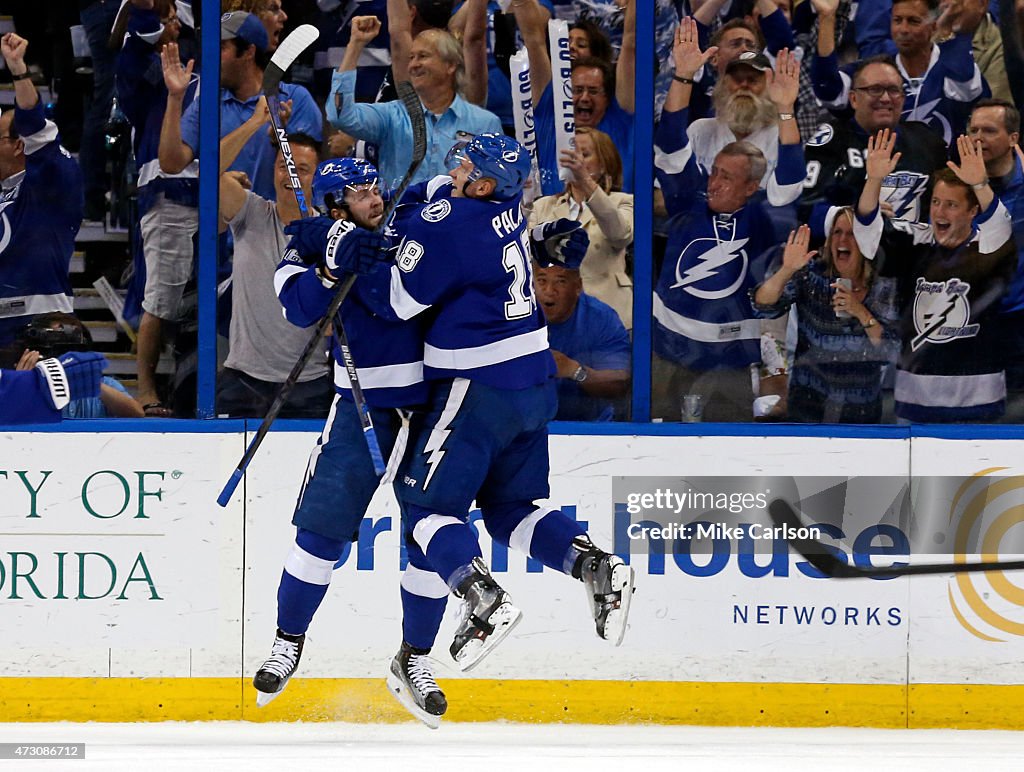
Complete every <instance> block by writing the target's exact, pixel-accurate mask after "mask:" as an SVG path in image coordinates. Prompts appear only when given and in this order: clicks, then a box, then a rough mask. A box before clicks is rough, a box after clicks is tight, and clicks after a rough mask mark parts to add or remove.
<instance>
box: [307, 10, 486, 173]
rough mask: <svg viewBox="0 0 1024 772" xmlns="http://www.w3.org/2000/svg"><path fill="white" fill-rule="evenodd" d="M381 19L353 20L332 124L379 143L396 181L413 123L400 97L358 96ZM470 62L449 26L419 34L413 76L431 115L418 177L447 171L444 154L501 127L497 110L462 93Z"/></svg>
mask: <svg viewBox="0 0 1024 772" xmlns="http://www.w3.org/2000/svg"><path fill="white" fill-rule="evenodd" d="M379 30H380V21H379V20H378V19H377V18H376V17H373V16H357V17H356V18H355V19H353V20H352V37H351V39H350V40H349V44H348V47H347V48H346V50H345V58H344V59H343V60H342V63H341V66H340V67H339V68H338V71H337V72H335V73H334V75H333V78H332V82H331V95H330V96H329V97H328V99H327V119H328V121H330V123H331V125H332V126H334V127H336V128H338V129H341V130H342V131H344V132H345V133H346V134H350V135H351V136H353V137H355V138H356V139H363V140H366V141H367V142H372V143H374V144H376V145H377V147H378V148H379V162H378V164H377V167H378V169H379V171H380V175H381V179H382V180H384V181H385V182H386V183H387V185H388V186H389V187H392V188H393V187H395V186H396V185H397V184H398V182H399V181H400V180H401V179H402V177H403V176H404V175H405V172H406V170H407V169H408V167H409V159H410V158H411V157H412V124H411V123H410V121H409V116H408V115H407V114H406V112H405V109H404V108H403V107H402V103H401V102H400V101H394V102H384V103H376V104H367V103H360V102H356V101H355V82H356V72H355V69H356V63H357V62H358V60H359V54H360V53H361V51H362V49H363V48H364V47H365V46H366V44H367V43H368V42H369V41H370V40H373V38H374V37H376V35H377V33H378V32H379ZM464 70H465V67H464V63H463V58H462V47H461V46H460V45H459V43H458V41H456V40H455V38H454V37H452V35H451V34H450V33H448V32H446V31H444V30H438V29H429V30H425V31H423V32H421V33H420V34H419V35H417V36H416V38H415V40H413V43H412V51H411V55H410V60H409V81H410V82H411V83H412V86H413V88H414V89H416V94H417V95H418V96H419V98H420V100H421V101H422V102H423V110H424V113H425V114H426V120H427V155H426V157H425V158H424V159H423V163H422V164H420V168H419V169H418V171H417V172H416V174H415V176H413V178H412V182H413V183H416V182H422V181H424V180H429V179H431V178H432V177H436V176H437V175H439V174H447V173H448V171H449V170H448V169H446V168H445V163H444V159H445V156H446V155H447V154H448V151H449V150H450V149H451V147H452V145H454V144H455V143H456V142H458V141H459V140H462V139H469V138H470V137H473V136H475V135H477V134H483V133H487V132H501V122H500V121H499V120H498V117H497V116H496V115H494V113H491V112H488V111H487V110H484V109H483V108H481V107H477V106H476V105H471V104H469V103H468V102H467V101H466V100H465V99H463V98H462V97H461V96H460V95H459V92H460V90H461V89H460V85H461V80H462V77H463V73H464Z"/></svg>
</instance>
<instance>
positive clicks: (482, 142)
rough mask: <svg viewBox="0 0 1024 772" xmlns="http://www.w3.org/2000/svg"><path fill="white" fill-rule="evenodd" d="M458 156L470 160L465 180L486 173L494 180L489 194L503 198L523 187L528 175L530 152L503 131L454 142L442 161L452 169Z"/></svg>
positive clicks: (479, 177)
mask: <svg viewBox="0 0 1024 772" xmlns="http://www.w3.org/2000/svg"><path fill="white" fill-rule="evenodd" d="M462 159H466V160H468V161H469V162H470V163H472V164H473V167H474V168H473V171H472V172H470V175H469V181H470V182H473V181H474V180H479V179H481V178H482V177H490V178H491V179H493V180H494V183H495V185H494V193H493V194H492V197H493V198H496V199H499V200H506V199H510V198H512V197H514V196H515V195H516V194H517V193H519V191H521V190H522V189H523V185H525V184H526V180H527V179H529V177H530V169H531V160H530V154H529V153H528V152H527V151H526V148H524V147H523V146H522V145H520V144H519V143H518V142H517V141H516V140H515V139H513V138H512V137H510V136H508V135H506V134H477V135H476V136H475V137H473V139H471V140H469V141H468V142H466V141H463V142H458V143H456V144H455V146H454V147H452V149H451V150H450V151H449V152H448V156H447V158H446V159H445V165H446V166H447V168H449V169H453V168H455V166H456V163H457V162H461V161H462Z"/></svg>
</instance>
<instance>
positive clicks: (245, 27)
mask: <svg viewBox="0 0 1024 772" xmlns="http://www.w3.org/2000/svg"><path fill="white" fill-rule="evenodd" d="M232 38H238V39H239V40H244V41H245V42H246V43H248V44H249V45H253V46H256V48H257V50H259V51H266V50H267V45H268V44H269V41H268V40H267V30H266V29H265V28H264V27H263V22H261V21H260V20H259V19H258V18H257V17H256V16H254V15H253V14H251V13H247V12H246V11H231V12H229V13H226V14H224V15H223V16H221V17H220V39H221V40H231V39H232Z"/></svg>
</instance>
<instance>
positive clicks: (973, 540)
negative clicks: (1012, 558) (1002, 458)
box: [948, 467, 1024, 642]
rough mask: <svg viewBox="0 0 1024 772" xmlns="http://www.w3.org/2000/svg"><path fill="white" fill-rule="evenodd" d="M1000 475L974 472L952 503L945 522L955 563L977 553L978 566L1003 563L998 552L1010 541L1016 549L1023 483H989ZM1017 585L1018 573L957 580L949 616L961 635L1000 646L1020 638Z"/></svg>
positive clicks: (1021, 605)
mask: <svg viewBox="0 0 1024 772" xmlns="http://www.w3.org/2000/svg"><path fill="white" fill-rule="evenodd" d="M1004 470H1005V467H993V468H991V469H984V470H982V471H980V472H978V473H977V474H976V475H975V476H974V477H973V478H970V479H968V480H967V481H965V482H964V483H963V485H962V486H961V487H960V490H958V491H957V493H956V496H955V497H954V498H953V501H952V503H951V505H950V511H949V521H950V529H951V531H952V533H953V539H954V543H953V550H954V560H955V561H956V562H958V563H966V562H968V556H969V555H970V556H972V557H971V558H970V559H972V560H973V559H975V558H974V557H973V555H974V553H976V552H977V551H978V549H979V548H980V551H981V559H982V560H985V561H989V560H1006V559H1007V556H1006V555H1002V556H1001V555H1000V552H1001V548H1005V547H1006V545H1007V543H1008V542H1010V541H1011V539H1012V540H1013V541H1015V542H1017V543H1019V539H1020V535H1021V532H1022V531H1024V478H1022V477H994V475H995V474H997V473H999V472H1002V471H1004ZM954 529H955V530H954ZM971 545H977V547H972V546H971ZM1015 551H1016V550H1015ZM1014 579H1015V580H1016V582H1015V581H1014ZM1022 581H1024V575H1022V574H1021V573H1020V572H1016V573H1008V572H1005V571H986V572H984V573H971V574H957V575H956V576H955V577H954V578H952V579H950V580H949V588H948V592H949V606H950V609H951V610H952V612H953V616H954V617H955V618H956V621H957V622H959V623H960V626H961V627H963V628H964V630H966V631H967V632H969V633H970V634H971V635H973V636H975V637H976V638H980V639H981V640H983V641H993V642H1005V641H1007V640H1010V639H1012V638H1013V637H1020V636H1024V586H1022V585H1021V582H1022Z"/></svg>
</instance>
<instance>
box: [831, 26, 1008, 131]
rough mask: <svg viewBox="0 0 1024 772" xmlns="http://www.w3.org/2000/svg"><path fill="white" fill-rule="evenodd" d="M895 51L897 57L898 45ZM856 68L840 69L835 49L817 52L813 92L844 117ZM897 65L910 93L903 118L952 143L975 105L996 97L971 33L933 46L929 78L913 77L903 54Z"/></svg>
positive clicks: (964, 126) (927, 73) (905, 86)
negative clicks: (976, 54) (822, 54)
mask: <svg viewBox="0 0 1024 772" xmlns="http://www.w3.org/2000/svg"><path fill="white" fill-rule="evenodd" d="M890 44H891V41H890ZM891 53H892V54H894V55H895V46H894V44H893V50H892V52H891ZM856 66H857V65H856V63H854V64H850V65H847V66H845V67H843V68H840V67H839V64H838V59H837V58H836V54H834V53H833V54H831V55H830V56H827V57H820V56H817V55H815V56H814V58H813V59H812V61H811V83H812V87H813V89H814V96H815V97H817V98H818V100H819V101H820V102H821V103H822V104H823V105H824V106H825V107H827V108H828V109H829V110H831V111H832V112H834V113H836V114H837V115H839V116H841V117H849V116H850V115H852V110H851V109H850V106H849V97H850V88H851V87H852V85H853V81H852V73H853V71H854V69H855V67H856ZM896 67H897V69H899V71H900V75H902V76H903V84H904V85H903V88H904V92H905V94H906V100H905V101H904V103H903V114H902V118H903V120H905V121H921V122H922V123H925V124H927V125H928V127H929V128H930V129H932V131H934V132H935V133H936V134H938V135H939V136H940V137H942V139H943V141H944V142H945V143H946V144H947V145H949V144H950V143H951V142H952V141H953V140H954V139H956V138H957V137H958V136H960V135H961V134H962V133H963V132H964V130H965V128H966V126H967V121H968V119H969V118H970V114H971V107H972V105H973V104H974V103H975V102H977V101H978V100H979V99H981V98H982V97H987V96H991V95H992V92H991V90H990V89H989V87H988V83H986V82H985V79H984V77H982V74H981V70H979V69H978V65H977V64H975V62H974V52H973V51H972V50H971V36H970V35H969V34H967V33H961V34H959V35H954V36H953V37H952V38H951V39H950V40H948V41H946V42H944V43H940V44H938V45H933V46H932V57H931V61H930V62H929V64H928V70H927V71H926V72H925V74H924V77H921V78H911V77H910V76H909V75H908V74H907V71H906V70H905V69H904V67H903V63H902V62H901V61H900V59H899V57H898V56H897V57H896Z"/></svg>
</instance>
